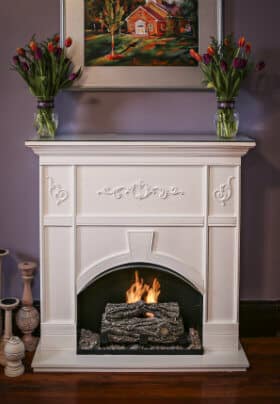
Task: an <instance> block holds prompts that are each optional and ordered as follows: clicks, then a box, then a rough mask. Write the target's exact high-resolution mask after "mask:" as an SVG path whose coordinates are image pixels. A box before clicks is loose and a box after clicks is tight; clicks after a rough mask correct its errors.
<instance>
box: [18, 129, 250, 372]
mask: <svg viewBox="0 0 280 404" xmlns="http://www.w3.org/2000/svg"><path fill="white" fill-rule="evenodd" d="M26 144H27V146H28V147H31V148H32V149H33V151H34V152H35V153H36V154H38V155H39V156H40V256H41V262H40V281H41V338H40V343H39V345H38V347H37V350H36V353H35V356H34V359H33V362H32V366H33V369H34V371H44V372H50V371H59V372H72V371H84V372H88V371H101V372H115V371H120V372H127V371H128V372H139V371H145V372H150V371H160V372H170V371H179V372H180V371H201V370H204V371H213V370H216V371H217V370H218V371H234V370H235V371H236V370H238V371H240V370H246V369H247V368H248V366H249V363H248V360H247V358H246V355H245V353H244V351H243V349H242V346H241V345H240V342H239V324H238V317H239V316H238V311H239V251H240V248H239V244H240V200H241V192H240V189H241V187H240V185H241V157H242V156H244V155H245V154H246V153H247V152H248V150H249V149H250V148H253V147H254V146H255V143H254V141H252V140H251V139H249V138H246V137H241V136H240V137H237V138H236V139H232V140H229V141H218V140H217V139H216V137H215V136H210V135H209V136H208V135H205V136H198V135H196V136H190V135H143V136H140V135H94V136H89V135H88V136H79V137H75V136H73V137H69V136H58V137H57V138H56V139H53V140H33V141H28V142H27V143H26ZM245 197H246V194H245ZM142 279H143V281H142Z"/></svg>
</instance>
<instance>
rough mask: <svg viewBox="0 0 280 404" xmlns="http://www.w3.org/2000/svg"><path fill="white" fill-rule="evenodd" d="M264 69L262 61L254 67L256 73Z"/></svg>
mask: <svg viewBox="0 0 280 404" xmlns="http://www.w3.org/2000/svg"><path fill="white" fill-rule="evenodd" d="M264 68H265V62H264V61H263V60H262V61H260V62H259V63H258V64H257V65H256V71H257V72H260V71H262V70H263V69H264Z"/></svg>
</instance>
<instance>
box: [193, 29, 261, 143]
mask: <svg viewBox="0 0 280 404" xmlns="http://www.w3.org/2000/svg"><path fill="white" fill-rule="evenodd" d="M190 55H191V56H192V57H193V58H194V59H195V60H196V61H197V62H198V63H199V66H200V69H201V71H202V73H203V75H204V77H205V79H204V81H203V84H204V85H205V86H206V87H207V88H212V89H214V90H215V92H216V96H217V100H218V111H217V114H216V129H217V135H218V136H219V137H224V138H230V137H233V136H235V135H236V134H237V131H238V125H239V118H238V114H237V113H236V112H235V111H234V105H235V98H236V97H237V95H238V93H239V90H240V87H241V84H242V82H243V80H244V79H245V78H246V77H247V75H248V74H249V72H250V71H251V70H252V69H253V63H252V60H251V44H250V43H249V42H246V40H245V38H244V37H241V38H240V39H239V40H238V42H237V43H236V42H235V40H234V38H233V35H232V34H231V35H228V36H226V37H225V39H224V41H223V42H222V43H221V44H220V43H218V41H217V40H216V39H215V38H211V43H210V45H209V47H208V49H207V52H206V53H205V54H204V55H202V56H201V55H200V54H198V53H197V52H196V51H195V50H194V49H191V50H190ZM264 67H265V64H264V62H260V63H258V65H257V66H256V70H257V71H260V70H262V69H263V68H264Z"/></svg>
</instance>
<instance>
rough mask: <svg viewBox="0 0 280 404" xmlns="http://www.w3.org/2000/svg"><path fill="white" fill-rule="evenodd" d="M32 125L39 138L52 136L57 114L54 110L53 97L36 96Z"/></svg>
mask: <svg viewBox="0 0 280 404" xmlns="http://www.w3.org/2000/svg"><path fill="white" fill-rule="evenodd" d="M34 126H35V128H36V131H37V134H38V136H39V137H40V138H54V137H55V134H56V130H57V127H58V115H57V113H56V112H54V99H53V98H49V99H42V98H38V101H37V112H36V113H35V115H34Z"/></svg>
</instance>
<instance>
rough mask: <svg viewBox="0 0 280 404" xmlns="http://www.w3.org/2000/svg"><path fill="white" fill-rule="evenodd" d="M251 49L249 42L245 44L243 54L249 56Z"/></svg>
mask: <svg viewBox="0 0 280 404" xmlns="http://www.w3.org/2000/svg"><path fill="white" fill-rule="evenodd" d="M251 49H252V45H251V44H250V42H247V43H246V46H245V52H246V54H247V55H249V54H250V53H251Z"/></svg>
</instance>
